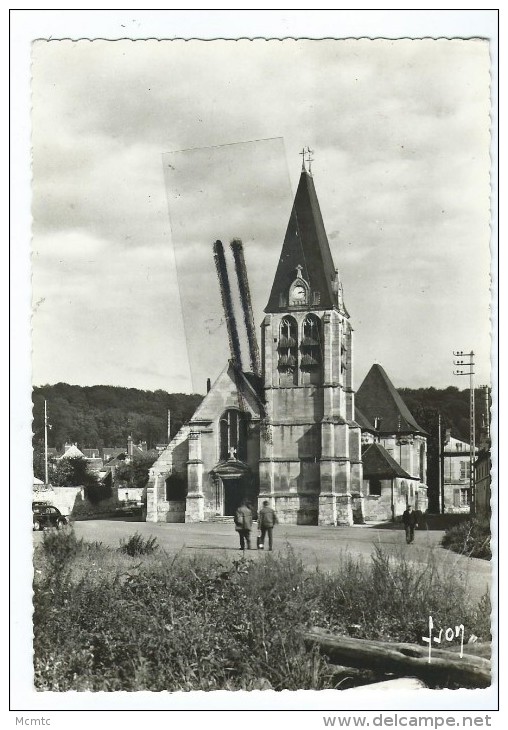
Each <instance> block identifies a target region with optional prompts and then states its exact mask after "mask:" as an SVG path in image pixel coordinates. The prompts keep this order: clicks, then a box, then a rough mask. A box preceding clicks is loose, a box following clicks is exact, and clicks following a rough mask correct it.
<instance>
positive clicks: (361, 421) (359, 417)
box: [355, 403, 376, 431]
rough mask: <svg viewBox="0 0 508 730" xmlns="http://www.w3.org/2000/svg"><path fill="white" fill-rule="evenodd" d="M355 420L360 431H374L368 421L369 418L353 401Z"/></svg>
mask: <svg viewBox="0 0 508 730" xmlns="http://www.w3.org/2000/svg"><path fill="white" fill-rule="evenodd" d="M355 421H356V422H357V424H358V425H359V426H360V428H361V429H362V431H375V430H376V429H375V428H374V426H373V425H372V423H371V422H370V421H369V419H368V418H367V417H366V416H365V415H364V414H363V413H362V412H361V410H360V409H359V408H358V406H357V405H356V403H355Z"/></svg>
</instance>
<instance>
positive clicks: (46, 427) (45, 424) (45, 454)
mask: <svg viewBox="0 0 508 730" xmlns="http://www.w3.org/2000/svg"><path fill="white" fill-rule="evenodd" d="M48 482H49V479H48V409H47V403H46V399H44V484H46V485H47V484H48Z"/></svg>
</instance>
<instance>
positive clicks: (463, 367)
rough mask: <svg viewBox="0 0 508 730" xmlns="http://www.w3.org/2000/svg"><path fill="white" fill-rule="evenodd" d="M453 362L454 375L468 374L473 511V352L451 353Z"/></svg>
mask: <svg viewBox="0 0 508 730" xmlns="http://www.w3.org/2000/svg"><path fill="white" fill-rule="evenodd" d="M453 357H454V358H459V359H458V360H457V359H454V361H453V364H454V365H459V366H460V367H459V369H458V370H454V371H453V372H454V375H469V494H470V500H471V505H470V511H471V514H474V512H475V493H474V460H475V423H474V419H475V413H474V378H473V376H474V352H473V350H471V352H462V350H459V351H458V352H454V353H453Z"/></svg>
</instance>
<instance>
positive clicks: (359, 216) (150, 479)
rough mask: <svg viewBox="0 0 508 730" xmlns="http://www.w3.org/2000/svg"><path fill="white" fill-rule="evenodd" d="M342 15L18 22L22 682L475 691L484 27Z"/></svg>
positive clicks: (488, 610)
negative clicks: (23, 326)
mask: <svg viewBox="0 0 508 730" xmlns="http://www.w3.org/2000/svg"><path fill="white" fill-rule="evenodd" d="M189 12H192V11H189ZM293 12H299V11H293ZM336 12H339V13H340V12H341V11H336ZM490 12H492V13H494V12H495V11H490ZM360 36H361V34H358V37H344V38H342V37H340V36H339V37H336V38H333V37H326V38H325V37H322V38H305V37H303V36H302V37H292V38H289V37H288V38H284V39H282V37H281V38H270V37H265V38H263V37H253V36H252V37H249V34H247V37H240V36H238V37H237V38H227V37H224V38H218V37H217V38H214V39H200V38H198V37H196V38H172V37H167V38H166V37H164V36H163V34H161V37H160V38H137V37H136V34H135V29H134V28H132V27H131V28H129V27H127V28H126V29H125V37H123V38H118V39H115V40H113V39H110V38H108V37H101V35H100V34H97V35H96V36H95V37H83V38H79V37H76V38H74V37H58V36H55V37H50V36H47V37H44V36H41V37H34V39H33V41H32V43H31V48H30V74H31V81H30V95H31V96H30V107H31V109H30V125H31V129H30V137H31V138H30V149H31V171H30V176H31V183H30V188H31V234H30V235H31V243H30V287H31V290H30V298H31V323H30V331H31V335H30V337H31V365H30V367H31V405H32V411H31V433H32V443H31V446H32V452H31V455H32V456H33V459H32V474H33V479H32V484H30V485H26V488H23V489H19V490H18V494H19V495H23V496H22V497H21V496H20V499H21V498H22V499H23V500H24V501H25V502H26V503H27V504H28V500H29V499H30V490H31V504H32V523H31V525H26V526H25V528H23V526H22V525H18V526H17V529H21V530H23V529H25V530H26V533H27V535H28V533H30V541H31V544H32V546H33V547H32V548H31V549H32V550H33V552H32V560H33V592H32V595H31V600H32V611H33V613H32V622H33V637H32V642H33V644H32V646H33V655H32V657H31V663H32V672H33V673H32V677H31V685H32V688H33V697H35V699H33V700H32V701H33V702H35V703H37V698H38V697H39V698H41V699H42V701H44V697H48V698H49V697H50V698H52V701H53V702H55V703H58V704H59V703H60V702H61V701H62V702H64V703H65V701H66V700H65V698H66V697H69V698H70V699H71V700H72V702H74V705H68V707H72V706H74V707H76V708H77V709H87V708H94V707H99V705H98V704H94V702H95V700H96V699H97V700H98V698H104V697H106V700H104V702H107V701H108V698H112V701H114V698H115V696H117V697H118V699H120V697H122V698H126V697H127V699H125V704H124V705H123V706H122V705H121V704H118V705H115V707H116V708H117V709H128V708H129V707H134V706H135V705H132V704H129V702H131V699H132V702H135V697H136V696H139V697H143V698H147V697H148V699H144V700H143V709H150V707H151V704H150V702H151V700H150V697H151V696H153V697H154V698H155V699H154V704H153V708H156V707H158V708H159V709H161V705H160V704H157V703H158V702H159V701H162V699H161V698H163V697H164V698H165V700H164V701H165V703H166V704H165V709H171V698H172V697H175V698H176V697H181V696H182V693H184V695H183V696H185V693H186V695H187V696H188V697H189V698H192V697H193V696H194V693H200V694H199V702H201V703H203V704H202V705H201V706H203V707H207V706H211V705H207V701H209V702H212V700H213V697H214V696H215V695H214V693H216V692H217V691H224V690H225V691H226V693H223V694H222V695H221V697H223V698H224V697H225V699H224V702H225V703H226V705H225V706H228V705H227V703H228V702H229V698H230V697H231V701H232V702H234V703H236V704H235V707H236V709H242V703H244V708H245V709H255V708H256V707H258V708H262V707H263V706H264V705H263V703H265V702H267V703H270V702H271V701H272V700H273V702H274V703H275V704H274V705H273V707H276V706H277V704H276V703H277V701H278V699H277V698H279V699H281V700H283V701H289V700H288V697H290V696H291V695H288V693H287V692H283V691H284V690H289V692H290V693H295V694H294V696H295V703H296V702H297V700H296V698H297V697H301V696H302V695H301V691H306V693H305V694H306V695H307V696H310V695H312V696H313V697H319V695H318V694H317V693H323V694H322V696H323V697H324V696H326V697H327V698H330V697H336V698H337V699H336V705H335V707H336V708H340V707H343V708H344V709H355V710H358V711H359V712H360V714H361V711H362V710H363V709H364V710H365V712H364V715H365V716H367V711H368V710H369V709H376V707H378V704H379V706H380V705H381V704H382V703H383V702H389V701H390V699H391V700H393V702H394V705H393V706H394V707H395V706H397V705H396V699H395V698H400V701H401V704H400V707H401V709H404V708H406V709H408V711H411V710H414V711H417V710H424V709H431V710H439V709H440V708H441V707H443V708H445V709H447V710H462V711H466V712H467V711H469V710H471V712H474V711H475V709H476V708H478V709H484V708H486V709H494V707H495V702H496V699H495V697H496V683H497V678H496V677H497V674H496V672H497V669H496V656H497V634H496V630H495V626H496V625H497V609H496V598H495V595H497V594H493V590H494V589H495V583H496V580H497V579H496V574H495V572H493V562H494V561H495V559H496V555H497V540H494V539H493V533H492V524H494V521H495V518H496V515H497V512H498V502H497V472H493V470H492V465H493V460H494V457H493V453H492V446H493V444H494V446H495V448H497V446H496V444H497V433H496V425H495V421H494V419H493V415H492V414H493V412H494V406H495V403H496V398H497V391H496V382H497V380H496V379H497V371H496V364H495V361H494V359H493V354H492V353H493V339H494V338H495V333H494V329H495V326H496V325H495V322H496V317H497V312H496V310H495V306H496V305H495V299H494V296H495V295H494V292H495V288H496V286H497V284H496V273H495V271H494V268H493V262H494V260H495V258H496V256H497V253H496V252H497V243H496V241H495V235H494V232H493V231H494V228H493V223H492V211H493V207H495V204H494V202H493V191H492V179H493V172H492V170H493V167H492V165H493V152H492V144H493V142H492V140H493V132H492V124H493V113H494V112H493V105H492V90H493V81H492V64H493V61H492V46H491V40H490V39H489V38H487V37H483V36H481V35H479V36H478V37H473V36H472V35H471V36H470V37H464V36H462V37H452V36H449V35H448V37H417V36H416V35H415V37H400V38H387V37H360ZM496 453H497V452H496ZM16 499H17V498H16ZM448 690H453V692H449V691H448ZM76 693H77V694H76ZM119 693H122V694H121V695H120V694H119ZM141 693H142V694H141ZM297 693H298V694H297ZM196 696H197V695H196ZM358 697H362V698H367V699H365V700H362V703H360V704H355V703H357V702H358ZM207 698H209V700H207ZM235 698H236V699H235ZM240 698H244V699H240ZM379 698H381V699H379ZM404 698H406V699H405V700H404ZM407 698H412V699H407ZM454 698H455V699H454ZM406 700H407V702H408V704H404V702H406ZM441 702H444V703H445V704H440V703H441ZM475 702H476V703H477V704H475ZM489 702H490V705H489ZM376 703H378V704H376ZM446 703H448V704H446ZM482 703H483V704H482ZM34 706H36V705H34ZM45 706H47V707H51V703H49V704H47V705H45ZM60 706H62V707H63V706H67V705H60ZM100 706H101V707H103V706H106V705H100ZM298 706H300V705H297V704H295V708H296V707H298ZM302 706H304V705H302ZM314 706H317V707H318V706H319V705H314ZM215 707H217V708H219V707H220V705H216V706H215ZM309 707H310V706H309ZM327 708H328V709H330V713H329V717H328V720H327V721H326V722H325V724H329V725H332V726H333V725H334V724H335V722H336V721H335V719H334V717H335V715H334V712H332V711H331V710H332V705H327ZM335 714H336V713H335ZM482 717H485V713H483V715H482ZM281 719H282V718H281ZM371 719H372V716H371ZM324 720H325V718H323V721H324ZM367 724H369V723H367ZM476 724H477V725H478V724H479V723H476ZM466 726H467V723H465V724H464V727H466ZM436 727H437V725H436ZM461 727H462V724H461Z"/></svg>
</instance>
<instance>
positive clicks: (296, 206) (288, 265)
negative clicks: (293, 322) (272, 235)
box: [265, 169, 338, 312]
mask: <svg viewBox="0 0 508 730" xmlns="http://www.w3.org/2000/svg"><path fill="white" fill-rule="evenodd" d="M298 266H301V267H302V270H301V276H302V278H303V279H304V280H305V281H306V282H307V283H308V284H309V286H310V290H311V292H319V294H320V301H319V304H318V305H317V306H316V307H315V308H316V309H332V308H333V307H337V305H338V302H337V292H336V291H335V280H336V272H335V265H334V263H333V259H332V254H331V251H330V245H329V243H328V238H327V235H326V231H325V226H324V223H323V217H322V215H321V209H320V207H319V202H318V198H317V194H316V189H315V187H314V180H313V178H312V175H310V174H309V173H308V172H307V171H306V170H305V169H304V170H302V174H301V176H300V182H299V183H298V189H297V191H296V196H295V200H294V203H293V208H292V210H291V216H290V218H289V223H288V227H287V230H286V235H285V238H284V243H283V246H282V252H281V255H280V259H279V264H278V266H277V271H276V273H275V279H274V282H273V286H272V291H271V294H270V298H269V300H268V304H267V306H266V309H265V312H280V311H285V310H286V309H287V303H286V304H285V305H282V306H281V299H280V295H281V293H282V294H284V295H285V296H286V297H287V294H288V292H289V288H290V286H291V284H292V283H293V282H294V281H295V279H296V278H297V274H296V271H297V267H298Z"/></svg>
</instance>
